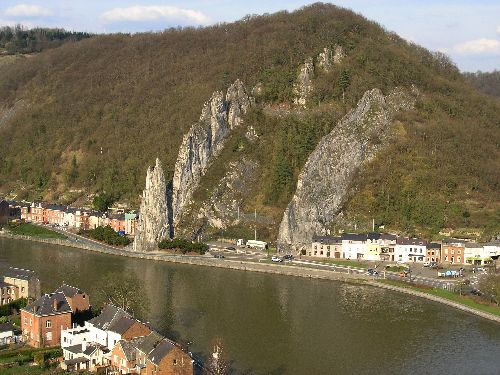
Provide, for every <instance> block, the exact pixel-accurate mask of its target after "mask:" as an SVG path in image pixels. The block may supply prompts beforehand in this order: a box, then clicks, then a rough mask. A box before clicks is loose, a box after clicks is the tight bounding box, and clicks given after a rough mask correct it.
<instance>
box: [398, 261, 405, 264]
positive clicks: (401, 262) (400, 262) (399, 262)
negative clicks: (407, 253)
mask: <svg viewBox="0 0 500 375" xmlns="http://www.w3.org/2000/svg"><path fill="white" fill-rule="evenodd" d="M396 263H397V264H406V262H403V261H402V260H398V261H397V262H396Z"/></svg>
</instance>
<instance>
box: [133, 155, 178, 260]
mask: <svg viewBox="0 0 500 375" xmlns="http://www.w3.org/2000/svg"><path fill="white" fill-rule="evenodd" d="M168 233H169V230H168V221H167V188H166V184H165V175H164V174H163V167H162V165H161V162H160V160H159V159H158V158H157V159H156V164H155V166H154V167H149V168H148V171H147V174H146V188H145V189H144V191H143V193H142V200H141V208H140V214H139V225H138V228H137V234H136V236H135V241H134V250H136V251H151V250H153V249H155V248H156V247H157V245H158V242H159V241H161V240H163V239H164V238H165V237H167V235H168Z"/></svg>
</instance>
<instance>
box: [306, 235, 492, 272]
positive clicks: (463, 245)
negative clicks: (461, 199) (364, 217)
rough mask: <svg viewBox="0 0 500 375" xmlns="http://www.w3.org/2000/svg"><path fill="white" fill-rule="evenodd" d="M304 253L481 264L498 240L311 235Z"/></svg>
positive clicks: (315, 255)
mask: <svg viewBox="0 0 500 375" xmlns="http://www.w3.org/2000/svg"><path fill="white" fill-rule="evenodd" d="M307 255H308V256H311V257H319V258H343V259H362V260H372V261H392V262H398V261H399V262H405V263H410V262H422V263H424V262H429V263H431V262H435V263H448V264H472V265H484V264H488V263H490V262H492V260H493V259H494V258H496V257H497V256H498V255H500V242H491V243H486V244H478V243H475V242H467V241H465V240H459V239H450V240H445V241H441V242H428V241H426V240H423V239H419V238H408V237H401V236H397V235H394V234H389V233H368V234H352V233H346V234H342V235H341V236H337V237H335V236H313V239H312V245H311V248H310V250H309V251H308V252H307Z"/></svg>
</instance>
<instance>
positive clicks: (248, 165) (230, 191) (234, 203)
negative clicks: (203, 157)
mask: <svg viewBox="0 0 500 375" xmlns="http://www.w3.org/2000/svg"><path fill="white" fill-rule="evenodd" d="M257 166H258V164H257V163H256V162H255V161H253V160H250V159H248V158H246V157H243V158H241V159H239V160H237V161H234V162H231V163H230V164H229V168H228V171H227V173H226V174H225V176H224V177H223V178H222V179H221V180H220V182H219V183H218V185H217V187H216V188H215V189H214V191H213V192H212V194H211V195H210V198H209V199H208V201H206V202H205V203H204V204H203V207H202V208H201V209H200V211H199V213H198V218H199V219H200V218H204V219H206V223H207V224H208V225H209V226H211V227H213V228H219V229H220V228H226V227H227V226H228V225H232V224H236V223H237V222H238V220H239V207H241V205H242V202H243V199H244V198H245V196H246V195H248V194H249V193H250V192H251V191H250V187H251V186H252V181H253V179H254V178H255V172H256V170H257Z"/></svg>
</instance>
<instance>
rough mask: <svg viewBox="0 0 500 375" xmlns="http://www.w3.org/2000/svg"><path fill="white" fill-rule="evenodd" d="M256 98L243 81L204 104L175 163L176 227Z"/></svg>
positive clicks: (174, 202)
mask: <svg viewBox="0 0 500 375" xmlns="http://www.w3.org/2000/svg"><path fill="white" fill-rule="evenodd" d="M252 103H253V98H252V97H251V96H250V95H249V94H248V92H247V90H246V88H245V86H244V85H243V83H242V82H241V81H240V80H236V81H235V82H234V83H233V84H232V85H231V86H230V87H229V88H228V90H227V93H226V98H225V99H224V95H223V93H222V92H221V91H218V92H215V93H214V94H213V95H212V97H211V98H210V100H209V101H208V102H206V103H205V105H204V107H203V110H202V112H201V116H200V119H199V121H198V122H197V123H195V124H194V125H193V126H192V127H191V129H190V130H189V132H188V133H187V134H186V135H185V136H184V138H183V140H182V143H181V146H180V149H179V154H178V156H177V161H176V163H175V170H174V178H173V193H172V210H173V225H174V227H175V225H176V224H177V223H178V222H179V220H180V217H181V215H182V213H183V210H184V208H185V207H186V206H187V205H188V204H189V202H190V199H191V196H192V194H193V192H194V190H195V189H196V187H197V186H198V183H199V181H200V178H201V177H202V176H203V175H204V174H205V173H206V170H207V168H208V166H209V165H210V162H211V161H212V160H213V159H214V158H215V157H216V156H217V155H218V154H219V153H220V151H221V150H222V149H223V147H224V140H225V139H226V137H227V136H228V134H229V133H230V132H231V130H232V129H233V128H235V127H237V126H239V125H240V124H241V122H242V115H243V114H244V113H245V112H246V111H247V110H248V108H249V107H250V106H251V105H252Z"/></svg>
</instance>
